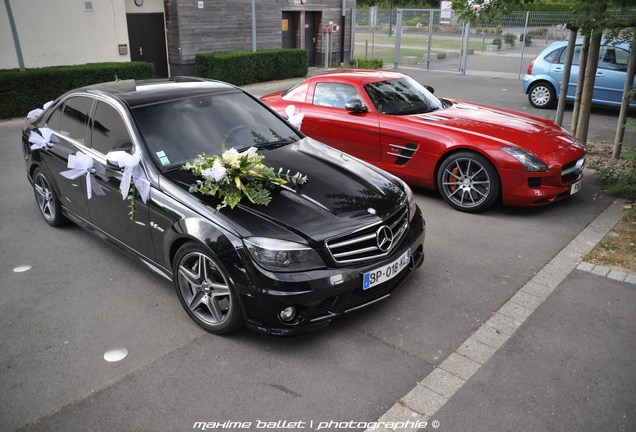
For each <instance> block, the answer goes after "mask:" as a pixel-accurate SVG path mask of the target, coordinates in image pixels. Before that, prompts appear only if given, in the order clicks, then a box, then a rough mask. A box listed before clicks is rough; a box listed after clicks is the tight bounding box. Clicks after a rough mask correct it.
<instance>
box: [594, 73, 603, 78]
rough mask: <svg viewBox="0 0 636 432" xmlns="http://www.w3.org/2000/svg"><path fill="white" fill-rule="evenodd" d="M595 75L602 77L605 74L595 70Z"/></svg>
mask: <svg viewBox="0 0 636 432" xmlns="http://www.w3.org/2000/svg"><path fill="white" fill-rule="evenodd" d="M596 76H597V77H601V78H603V77H604V76H605V74H604V73H603V72H596Z"/></svg>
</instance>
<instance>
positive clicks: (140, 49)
mask: <svg viewBox="0 0 636 432" xmlns="http://www.w3.org/2000/svg"><path fill="white" fill-rule="evenodd" d="M139 55H140V56H142V55H144V49H143V48H142V47H139Z"/></svg>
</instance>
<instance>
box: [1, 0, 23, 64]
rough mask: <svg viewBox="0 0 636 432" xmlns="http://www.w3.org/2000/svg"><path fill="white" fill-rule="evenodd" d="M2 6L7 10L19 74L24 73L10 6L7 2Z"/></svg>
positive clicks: (20, 49)
mask: <svg viewBox="0 0 636 432" xmlns="http://www.w3.org/2000/svg"><path fill="white" fill-rule="evenodd" d="M4 5H5V7H6V8H7V17H9V26H10V27H11V35H12V36H13V44H14V45H15V54H16V56H17V57H18V66H19V67H20V72H24V59H23V58H22V48H20V39H19V38H18V30H17V29H16V28H15V20H14V19H13V12H12V11H11V5H10V4H9V0H4Z"/></svg>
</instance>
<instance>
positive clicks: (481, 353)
mask: <svg viewBox="0 0 636 432" xmlns="http://www.w3.org/2000/svg"><path fill="white" fill-rule="evenodd" d="M623 205H624V201H623V200H620V199H618V200H615V201H614V202H612V203H611V204H610V205H609V206H608V207H607V208H606V209H605V210H604V211H603V212H602V213H601V214H600V215H598V216H597V217H596V219H594V220H593V221H592V222H591V223H590V224H589V225H588V226H587V227H586V228H585V229H584V230H583V231H581V232H580V233H579V235H578V236H576V237H575V238H574V239H573V240H572V241H571V242H570V243H569V244H568V245H567V246H565V247H564V248H563V249H562V250H561V252H559V253H558V254H557V255H556V256H555V257H554V258H552V260H550V262H548V263H547V264H546V265H545V266H544V267H543V268H542V269H541V270H540V271H539V272H538V273H536V274H535V276H534V277H533V278H532V279H531V280H530V281H529V282H528V283H526V284H525V285H524V286H522V287H521V288H520V289H519V290H518V291H517V292H516V293H515V294H514V295H513V296H512V297H511V298H510V300H508V301H507V302H506V303H504V304H503V305H502V306H501V307H500V308H499V309H498V310H497V311H496V312H494V313H493V315H492V316H491V317H490V319H488V321H486V322H485V323H484V324H482V325H481V326H480V327H479V328H478V329H476V331H475V332H474V333H473V334H472V335H471V336H469V337H468V339H466V340H465V341H464V342H463V343H462V344H461V345H460V346H459V347H457V349H456V350H455V352H453V353H451V354H450V355H449V356H448V357H447V358H446V359H445V360H444V361H442V362H441V363H440V364H439V365H438V366H437V367H436V368H435V369H434V370H433V371H432V372H431V373H430V374H428V376H426V377H425V378H424V379H423V380H422V381H421V382H419V383H418V384H417V385H416V386H415V387H414V388H413V389H412V390H411V391H410V392H409V393H407V394H406V395H405V396H404V397H403V398H401V399H400V400H398V401H397V402H396V403H395V404H394V405H393V406H392V407H391V408H389V410H387V411H386V412H385V413H384V414H383V415H382V416H380V418H379V419H378V420H377V422H378V424H379V425H380V426H381V425H387V426H389V428H390V427H391V426H390V425H396V424H401V425H407V427H405V428H401V429H400V430H401V431H403V432H406V431H416V430H418V429H417V428H416V424H417V423H418V422H428V421H431V426H432V427H435V425H433V423H437V422H435V420H434V419H433V416H434V415H435V413H436V412H437V411H438V410H439V409H440V408H441V407H442V406H444V404H445V403H446V402H447V401H448V400H449V399H450V398H451V397H453V395H454V394H455V393H457V392H458V391H459V390H460V389H461V388H462V387H463V385H464V384H466V382H467V381H468V380H469V379H470V378H471V377H472V376H473V375H474V374H475V373H476V372H477V371H478V370H479V368H481V366H483V365H484V364H485V363H486V362H487V361H488V359H489V358H490V357H491V356H492V355H493V354H495V353H496V352H497V350H498V349H499V348H501V347H502V346H503V345H504V344H505V343H506V342H507V341H508V339H510V337H512V335H513V334H514V333H515V331H516V330H517V329H518V328H519V327H520V326H521V324H523V322H524V321H525V320H526V319H528V317H529V316H530V315H532V313H533V312H534V311H535V310H536V309H537V308H538V307H539V306H540V305H541V304H542V303H543V302H544V301H545V300H546V299H547V298H548V297H549V296H550V294H552V292H553V291H554V290H555V289H556V287H557V286H559V284H560V283H561V282H562V281H563V280H564V279H565V278H566V277H567V276H568V275H569V274H570V273H571V272H572V271H573V270H575V269H579V270H584V271H589V272H591V273H593V274H597V275H601V276H605V277H610V278H612V279H616V280H621V281H625V282H629V283H636V275H632V274H628V273H624V272H618V271H616V270H612V269H609V268H608V267H604V266H596V265H593V264H590V263H586V262H582V259H583V256H585V255H586V254H587V253H589V252H590V251H591V250H592V249H594V247H595V246H596V245H597V244H598V243H599V242H600V241H601V240H602V239H603V237H605V235H606V234H607V233H608V232H609V231H610V230H611V229H612V228H613V227H614V225H616V223H617V222H618V221H619V220H620V218H621V216H622V214H623ZM610 275H611V276H610ZM411 425H413V426H412V427H411ZM437 425H439V424H438V423H437ZM373 430H374V431H382V432H385V431H389V430H391V429H387V428H379V429H373ZM367 431H369V432H370V431H371V429H367Z"/></svg>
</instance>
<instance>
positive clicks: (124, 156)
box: [106, 150, 150, 202]
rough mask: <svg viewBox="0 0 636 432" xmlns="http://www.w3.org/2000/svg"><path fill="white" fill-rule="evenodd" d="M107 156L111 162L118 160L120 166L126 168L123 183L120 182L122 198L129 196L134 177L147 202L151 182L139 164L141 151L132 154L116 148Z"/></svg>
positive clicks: (138, 189) (136, 185)
mask: <svg viewBox="0 0 636 432" xmlns="http://www.w3.org/2000/svg"><path fill="white" fill-rule="evenodd" d="M106 158H107V159H108V160H109V161H111V162H116V163H117V165H118V166H119V168H123V169H124V172H123V174H122V178H121V183H120V184H119V190H120V191H121V197H122V199H126V198H127V197H128V192H129V191H130V182H131V179H132V181H133V182H134V184H135V188H136V189H137V191H138V192H139V195H140V196H141V199H142V200H143V202H146V201H147V200H148V196H149V195H150V182H149V181H148V179H147V178H146V173H144V170H143V168H142V167H141V165H140V164H139V162H140V161H141V153H139V152H138V151H137V152H135V153H134V154H130V153H127V152H125V151H121V150H116V151H112V152H110V153H108V155H106Z"/></svg>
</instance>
